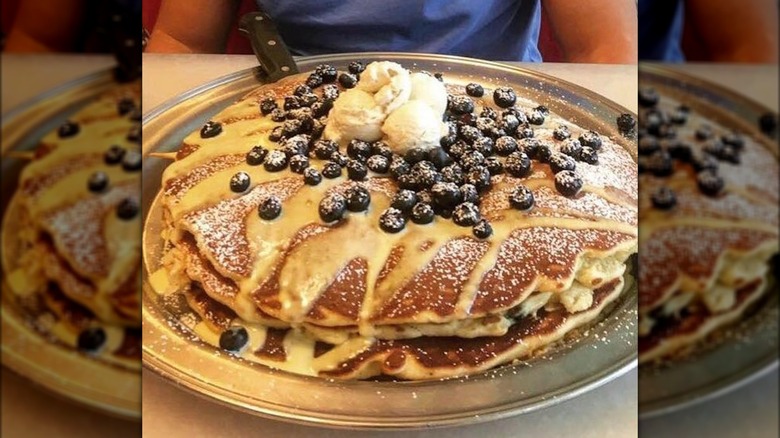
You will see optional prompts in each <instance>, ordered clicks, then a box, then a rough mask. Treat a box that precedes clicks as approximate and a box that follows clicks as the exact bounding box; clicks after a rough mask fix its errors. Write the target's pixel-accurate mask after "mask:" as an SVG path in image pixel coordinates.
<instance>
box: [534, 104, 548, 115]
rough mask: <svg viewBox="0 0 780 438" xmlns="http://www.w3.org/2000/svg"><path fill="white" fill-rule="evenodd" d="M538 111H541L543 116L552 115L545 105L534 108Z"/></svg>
mask: <svg viewBox="0 0 780 438" xmlns="http://www.w3.org/2000/svg"><path fill="white" fill-rule="evenodd" d="M534 109H535V110H536V111H539V113H541V114H542V115H543V116H545V117H547V116H549V115H550V109H549V108H547V107H546V106H544V105H537V106H536V108H534Z"/></svg>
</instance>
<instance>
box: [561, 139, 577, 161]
mask: <svg viewBox="0 0 780 438" xmlns="http://www.w3.org/2000/svg"><path fill="white" fill-rule="evenodd" d="M581 150H582V144H581V143H580V141H579V140H577V139H574V138H568V139H566V140H564V141H563V144H562V145H561V148H560V152H561V153H562V154H566V155H568V156H570V157H573V158H577V157H579V156H580V151H581Z"/></svg>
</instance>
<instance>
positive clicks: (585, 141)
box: [578, 131, 601, 151]
mask: <svg viewBox="0 0 780 438" xmlns="http://www.w3.org/2000/svg"><path fill="white" fill-rule="evenodd" d="M578 140H579V141H580V144H581V145H583V146H587V147H589V148H591V149H593V150H595V151H597V150H599V149H601V136H599V134H598V133H597V132H594V131H586V132H583V133H582V134H581V135H580V137H579V139H578Z"/></svg>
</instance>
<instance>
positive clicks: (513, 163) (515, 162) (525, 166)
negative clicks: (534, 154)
mask: <svg viewBox="0 0 780 438" xmlns="http://www.w3.org/2000/svg"><path fill="white" fill-rule="evenodd" d="M504 170H506V173H508V174H510V175H512V176H514V177H516V178H523V177H526V176H528V175H529V174H530V173H531V159H530V158H528V155H526V153H525V152H521V151H515V152H512V153H511V154H509V156H508V157H506V160H505V161H504Z"/></svg>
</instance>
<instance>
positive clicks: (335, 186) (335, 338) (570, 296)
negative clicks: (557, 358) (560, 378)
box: [151, 75, 637, 379]
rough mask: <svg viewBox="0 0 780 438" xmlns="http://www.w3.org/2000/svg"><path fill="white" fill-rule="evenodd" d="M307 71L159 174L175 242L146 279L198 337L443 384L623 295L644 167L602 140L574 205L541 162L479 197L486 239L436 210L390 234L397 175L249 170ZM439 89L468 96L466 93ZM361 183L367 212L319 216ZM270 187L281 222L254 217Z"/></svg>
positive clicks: (303, 361)
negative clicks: (264, 106) (514, 201)
mask: <svg viewBox="0 0 780 438" xmlns="http://www.w3.org/2000/svg"><path fill="white" fill-rule="evenodd" d="M445 79H446V78H445ZM305 80H306V76H305V75H296V76H291V77H288V78H285V79H283V80H281V81H279V82H277V83H274V84H268V85H264V86H261V87H260V88H259V89H257V90H255V91H254V92H252V93H250V94H249V95H247V96H244V97H243V98H241V99H240V100H239V101H238V102H236V103H235V104H233V105H231V106H230V107H228V108H226V109H225V110H223V111H221V112H220V113H218V114H217V115H215V116H213V117H212V119H211V122H213V123H217V124H219V125H220V126H221V128H222V131H221V132H220V133H219V134H218V135H216V136H213V137H209V138H204V136H203V135H201V133H199V132H194V133H193V134H191V135H189V136H188V137H186V138H185V139H184V141H183V144H182V146H181V147H180V149H179V150H178V152H176V153H175V162H173V163H171V164H170V165H169V166H168V167H167V169H166V170H165V172H164V175H163V181H162V187H163V188H162V194H161V196H162V199H161V204H162V208H163V217H164V227H165V232H164V235H163V237H164V238H165V239H166V241H167V242H168V250H167V252H166V254H165V256H164V257H163V264H164V266H165V268H163V269H161V270H160V271H158V272H156V273H153V274H152V277H151V282H152V285H153V288H154V289H155V290H157V291H158V292H160V293H162V294H166V293H176V292H180V293H183V294H184V295H185V296H186V298H187V301H188V303H189V306H190V308H191V309H192V310H194V312H195V313H196V314H197V318H196V319H191V318H189V317H187V316H185V317H183V318H182V322H184V323H185V324H186V325H188V326H190V327H191V328H193V329H194V330H195V332H196V333H198V334H199V335H200V337H201V338H202V339H203V340H205V341H206V342H209V343H211V344H214V345H220V335H221V334H222V333H224V332H225V331H228V330H230V329H231V328H235V327H237V326H240V327H243V328H245V330H246V333H247V334H248V342H247V343H246V345H245V346H244V347H243V348H241V349H240V351H238V352H237V354H239V355H240V356H241V357H243V358H245V359H249V360H252V361H256V362H260V363H263V364H266V365H269V366H271V367H275V368H279V369H283V370H288V371H292V372H296V373H301V374H308V375H319V376H327V377H334V378H352V379H354V378H367V377H371V376H376V375H381V374H384V375H390V376H394V377H396V378H402V379H428V378H442V377H450V376H456V375H465V374H469V373H474V372H478V371H482V370H486V369H489V368H492V367H494V366H497V365H500V364H504V363H508V362H511V361H513V360H515V359H517V358H522V357H526V356H528V355H530V354H531V353H533V352H535V351H537V350H539V349H541V348H543V347H545V346H547V345H549V344H550V343H552V342H554V341H556V340H558V339H560V338H561V337H562V336H563V335H564V334H565V333H567V332H569V331H570V330H572V329H573V328H575V327H577V326H580V325H583V324H585V323H587V322H589V321H592V320H594V319H595V318H596V317H597V316H598V315H599V313H600V312H601V311H602V309H604V308H605V306H606V305H607V304H608V303H610V302H611V301H613V300H614V299H615V298H616V297H617V296H618V295H619V294H620V292H621V291H622V290H623V287H624V284H625V283H624V272H625V270H626V261H627V259H628V258H629V256H630V255H631V254H632V253H634V252H635V251H636V247H637V229H636V227H637V206H636V204H637V172H636V164H635V161H634V160H633V159H632V156H631V154H630V153H629V152H627V151H626V150H624V149H623V148H622V147H621V146H619V145H618V144H616V143H615V142H613V141H612V140H611V139H608V138H603V145H602V147H601V150H600V151H599V164H598V165H590V164H586V163H577V166H578V167H577V169H578V172H579V174H580V175H581V177H582V179H583V180H584V186H583V189H582V191H581V192H580V193H579V194H578V195H577V196H574V197H565V196H563V195H561V194H559V193H558V192H557V191H556V188H555V185H554V182H553V173H552V171H551V170H550V167H549V165H548V164H543V163H541V162H538V161H533V163H532V171H531V172H530V175H529V176H527V177H524V178H515V177H512V176H510V175H508V174H506V173H504V174H498V175H494V176H493V177H492V183H493V184H492V187H491V188H490V189H489V191H488V192H486V193H484V194H483V195H482V199H481V202H480V207H479V208H480V212H481V215H482V217H484V218H487V219H489V220H490V223H491V224H492V227H493V231H494V232H493V235H492V236H490V237H488V238H485V239H478V238H476V237H474V236H473V235H472V232H471V229H470V228H468V227H460V226H458V225H455V224H454V223H453V222H452V221H450V220H446V219H443V218H442V217H439V216H437V217H436V218H435V219H434V221H433V222H432V223H430V224H427V225H418V224H413V223H411V222H409V224H408V225H406V227H405V228H404V229H403V230H402V231H401V232H398V233H387V232H384V231H382V230H381V229H380V227H379V225H378V222H379V220H378V219H379V216H380V214H381V213H382V211H383V210H385V209H386V208H387V207H388V206H389V205H390V202H391V199H392V197H393V195H394V194H395V193H396V192H397V191H398V186H397V184H396V181H395V180H393V179H392V178H390V177H389V176H388V175H382V174H377V173H374V172H369V174H368V177H367V178H366V179H365V180H363V181H351V180H350V179H348V178H347V176H346V172H345V174H344V175H343V176H342V177H340V178H335V179H323V180H322V182H321V183H320V184H318V185H314V186H312V185H306V184H305V183H304V180H303V177H302V176H301V175H299V174H296V173H293V172H291V171H290V169H289V168H287V169H285V170H283V171H279V172H269V171H266V170H265V169H263V166H250V165H248V164H247V162H246V156H247V152H248V151H249V150H250V149H252V148H253V147H254V146H257V145H261V146H263V147H265V148H266V149H269V150H274V149H279V148H280V147H281V146H280V145H279V143H277V142H274V141H271V140H269V133H271V132H272V130H273V129H274V128H275V127H277V126H279V125H280V123H278V122H274V121H272V120H271V118H270V117H268V116H264V115H263V114H262V113H261V111H260V110H259V109H258V106H259V104H260V103H261V102H262V101H264V100H265V99H267V98H269V97H270V98H273V99H275V100H276V101H277V102H278V104H279V106H280V107H281V106H282V104H283V102H284V97H285V96H288V95H291V94H292V92H293V90H294V89H295V87H296V86H298V85H299V84H302V83H303V82H304V81H305ZM447 89H448V92H449V93H450V94H451V95H465V92H464V88H463V87H462V86H458V85H453V84H447ZM342 91H343V89H342ZM314 93H315V94H318V96H319V97H322V96H321V92H320V91H319V89H317V88H315V89H314ZM491 94H492V92H487V91H486V93H485V97H484V98H479V99H475V102H476V110H475V112H476V113H479V112H480V111H481V109H482V108H483V106H493V102H492V101H491V99H490V97H489V96H490V95H491ZM533 105H534V104H532V103H531V102H518V105H517V109H518V110H519V111H530V110H531V108H533ZM323 121H324V123H326V124H327V120H326V119H324V120H323ZM559 124H566V125H567V126H568V127H569V129H570V130H571V133H572V137H573V138H577V136H578V135H580V134H581V133H583V132H585V130H584V129H582V128H579V127H577V126H575V125H573V124H570V123H568V122H566V121H564V120H562V119H560V118H558V117H557V116H555V115H550V116H549V117H548V118H547V121H545V123H544V125H542V126H535V127H534V131H535V136H536V138H537V139H539V140H540V141H542V142H543V143H545V144H549V145H550V147H551V148H552V149H553V150H555V151H557V150H558V149H559V148H560V144H561V142H559V141H557V140H554V139H553V136H552V131H553V127H556V126H558V125H559ZM341 146H342V152H343V150H344V149H343V148H344V145H341ZM390 146H391V147H392V145H390ZM310 160H311V166H312V167H315V168H318V169H319V168H320V167H321V166H322V163H323V161H322V160H319V159H317V158H316V157H313V156H312V157H310ZM239 171H244V172H247V173H248V174H249V175H251V181H252V182H251V186H250V187H249V188H248V189H247V190H246V191H244V192H243V193H235V192H232V191H231V189H230V180H231V178H232V177H233V175H235V174H236V173H237V172H239ZM520 182H522V183H523V184H524V185H526V186H527V187H529V188H531V189H532V191H533V194H534V197H535V206H534V207H533V208H532V209H531V210H528V211H518V210H515V209H512V207H511V206H510V202H509V200H508V197H509V194H510V193H511V192H512V189H513V188H514V187H516V186H517V184H519V183H520ZM354 185H360V186H362V187H364V188H366V189H367V190H368V191H369V192H370V194H371V204H370V207H369V208H368V210H366V211H364V212H361V213H350V214H349V215H348V216H345V217H344V218H342V219H340V220H338V221H335V222H332V223H325V222H323V220H322V219H321V218H320V217H319V216H318V211H317V206H318V204H319V203H320V200H321V199H323V197H325V196H328V195H329V194H333V193H344V192H346V191H348V190H349V188H350V187H353V186H354ZM269 195H273V196H276V197H278V198H279V199H280V200H281V201H282V213H281V216H279V217H278V218H276V219H274V220H264V219H261V218H260V217H259V216H258V205H259V204H260V203H261V202H262V200H263V199H265V198H267V197H268V196H269Z"/></svg>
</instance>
